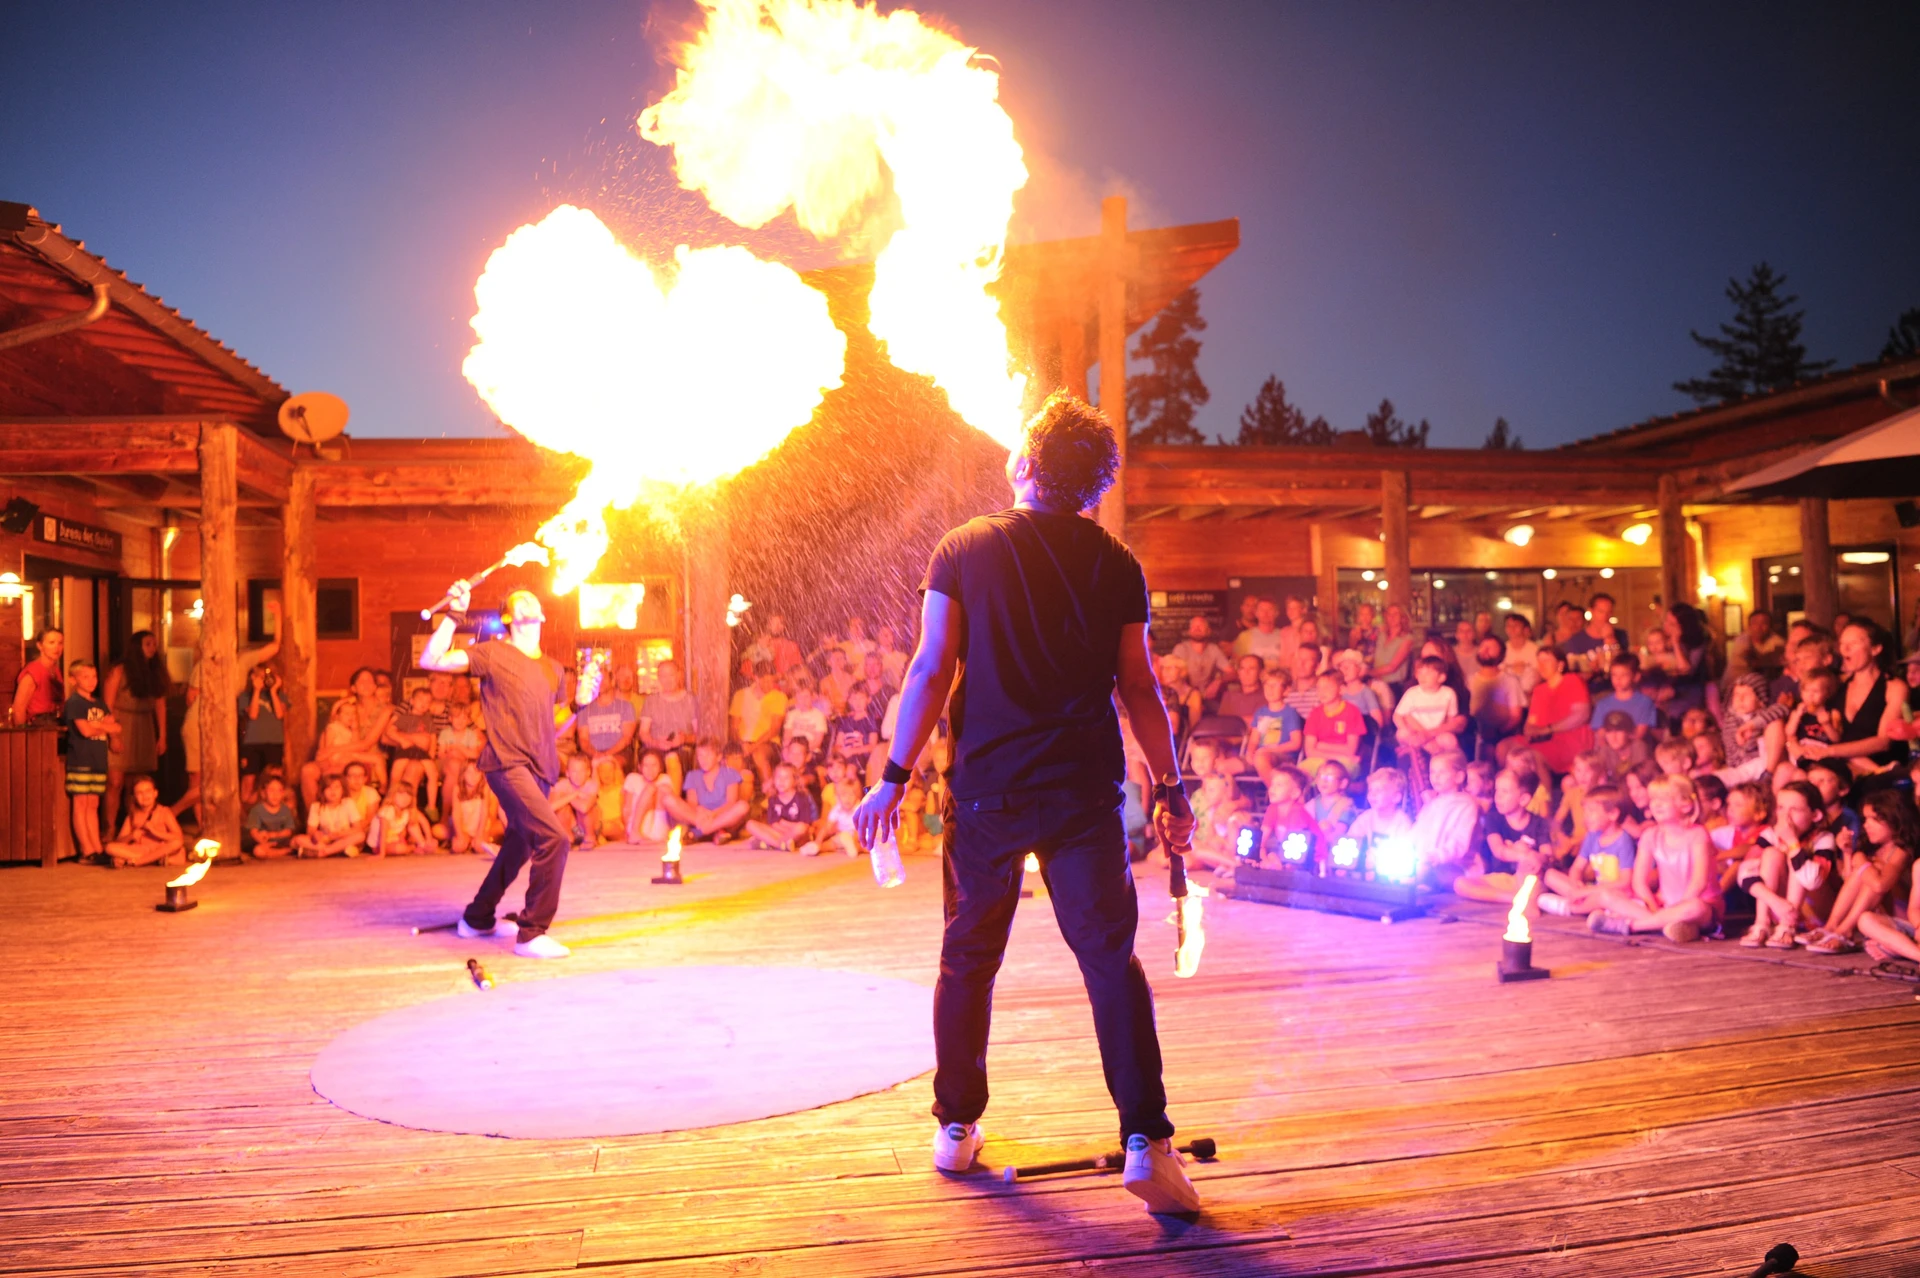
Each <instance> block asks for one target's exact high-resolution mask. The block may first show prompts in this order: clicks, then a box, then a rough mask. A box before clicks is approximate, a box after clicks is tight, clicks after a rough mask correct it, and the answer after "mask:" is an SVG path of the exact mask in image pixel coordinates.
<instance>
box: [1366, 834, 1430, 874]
mask: <svg viewBox="0 0 1920 1278" xmlns="http://www.w3.org/2000/svg"><path fill="white" fill-rule="evenodd" d="M1373 870H1374V873H1375V874H1378V875H1379V876H1380V877H1381V878H1383V879H1388V880H1391V881H1392V882H1395V883H1411V882H1413V880H1414V878H1415V877H1416V876H1417V875H1418V874H1419V873H1420V854H1419V853H1418V852H1417V851H1415V850H1414V846H1413V840H1412V839H1411V838H1409V837H1408V836H1407V835H1404V834H1395V835H1389V836H1388V837H1386V838H1384V839H1382V840H1380V843H1379V846H1377V847H1375V848H1374V850H1373Z"/></svg>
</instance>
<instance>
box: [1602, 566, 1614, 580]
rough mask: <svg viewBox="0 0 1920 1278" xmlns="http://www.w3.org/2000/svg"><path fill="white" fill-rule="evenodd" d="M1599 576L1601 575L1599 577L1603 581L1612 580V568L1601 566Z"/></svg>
mask: <svg viewBox="0 0 1920 1278" xmlns="http://www.w3.org/2000/svg"><path fill="white" fill-rule="evenodd" d="M1600 577H1601V579H1602V580H1603V581H1612V580H1613V569H1611V568H1602V569H1601V570H1600Z"/></svg>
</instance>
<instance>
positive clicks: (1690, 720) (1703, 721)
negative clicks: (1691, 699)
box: [1680, 706, 1714, 742]
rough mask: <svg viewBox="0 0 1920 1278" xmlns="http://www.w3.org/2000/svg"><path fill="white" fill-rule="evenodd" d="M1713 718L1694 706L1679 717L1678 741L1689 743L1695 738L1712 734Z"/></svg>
mask: <svg viewBox="0 0 1920 1278" xmlns="http://www.w3.org/2000/svg"><path fill="white" fill-rule="evenodd" d="M1713 731H1714V727H1713V716H1712V715H1710V714H1708V713H1707V712H1706V711H1705V710H1702V709H1701V708H1700V707H1698V706H1695V707H1694V708H1693V709H1691V710H1689V711H1687V712H1686V713H1685V714H1683V715H1681V716H1680V739H1681V740H1682V741H1688V742H1691V741H1692V740H1693V739H1694V738H1695V737H1699V736H1705V735H1706V734H1708V733H1710V732H1713Z"/></svg>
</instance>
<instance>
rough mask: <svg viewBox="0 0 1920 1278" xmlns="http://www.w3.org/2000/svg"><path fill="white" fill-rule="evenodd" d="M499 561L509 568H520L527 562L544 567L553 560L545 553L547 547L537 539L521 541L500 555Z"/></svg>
mask: <svg viewBox="0 0 1920 1278" xmlns="http://www.w3.org/2000/svg"><path fill="white" fill-rule="evenodd" d="M500 562H501V563H503V564H505V565H506V566H507V567H509V568H520V567H523V566H525V565H527V564H539V565H540V566H541V567H543V568H544V567H546V566H547V565H549V564H551V563H552V562H553V559H552V558H551V557H550V556H549V555H548V554H547V548H546V547H545V546H543V545H541V544H540V543H539V542H537V541H523V542H521V543H520V544H519V545H517V546H515V547H514V548H513V549H512V550H509V551H508V552H507V553H506V554H505V555H503V556H501V559H500Z"/></svg>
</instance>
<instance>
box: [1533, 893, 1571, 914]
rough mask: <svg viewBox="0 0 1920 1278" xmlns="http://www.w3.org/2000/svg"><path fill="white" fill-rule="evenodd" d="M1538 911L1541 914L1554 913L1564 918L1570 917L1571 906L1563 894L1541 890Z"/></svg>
mask: <svg viewBox="0 0 1920 1278" xmlns="http://www.w3.org/2000/svg"><path fill="white" fill-rule="evenodd" d="M1540 912H1541V913H1542V914H1555V915H1558V916H1559V917H1561V918H1563V919H1564V918H1570V917H1572V915H1573V907H1572V904H1571V903H1570V902H1569V901H1568V900H1567V898H1566V897H1564V896H1557V895H1555V894H1554V893H1552V892H1542V893H1541V894H1540Z"/></svg>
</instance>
